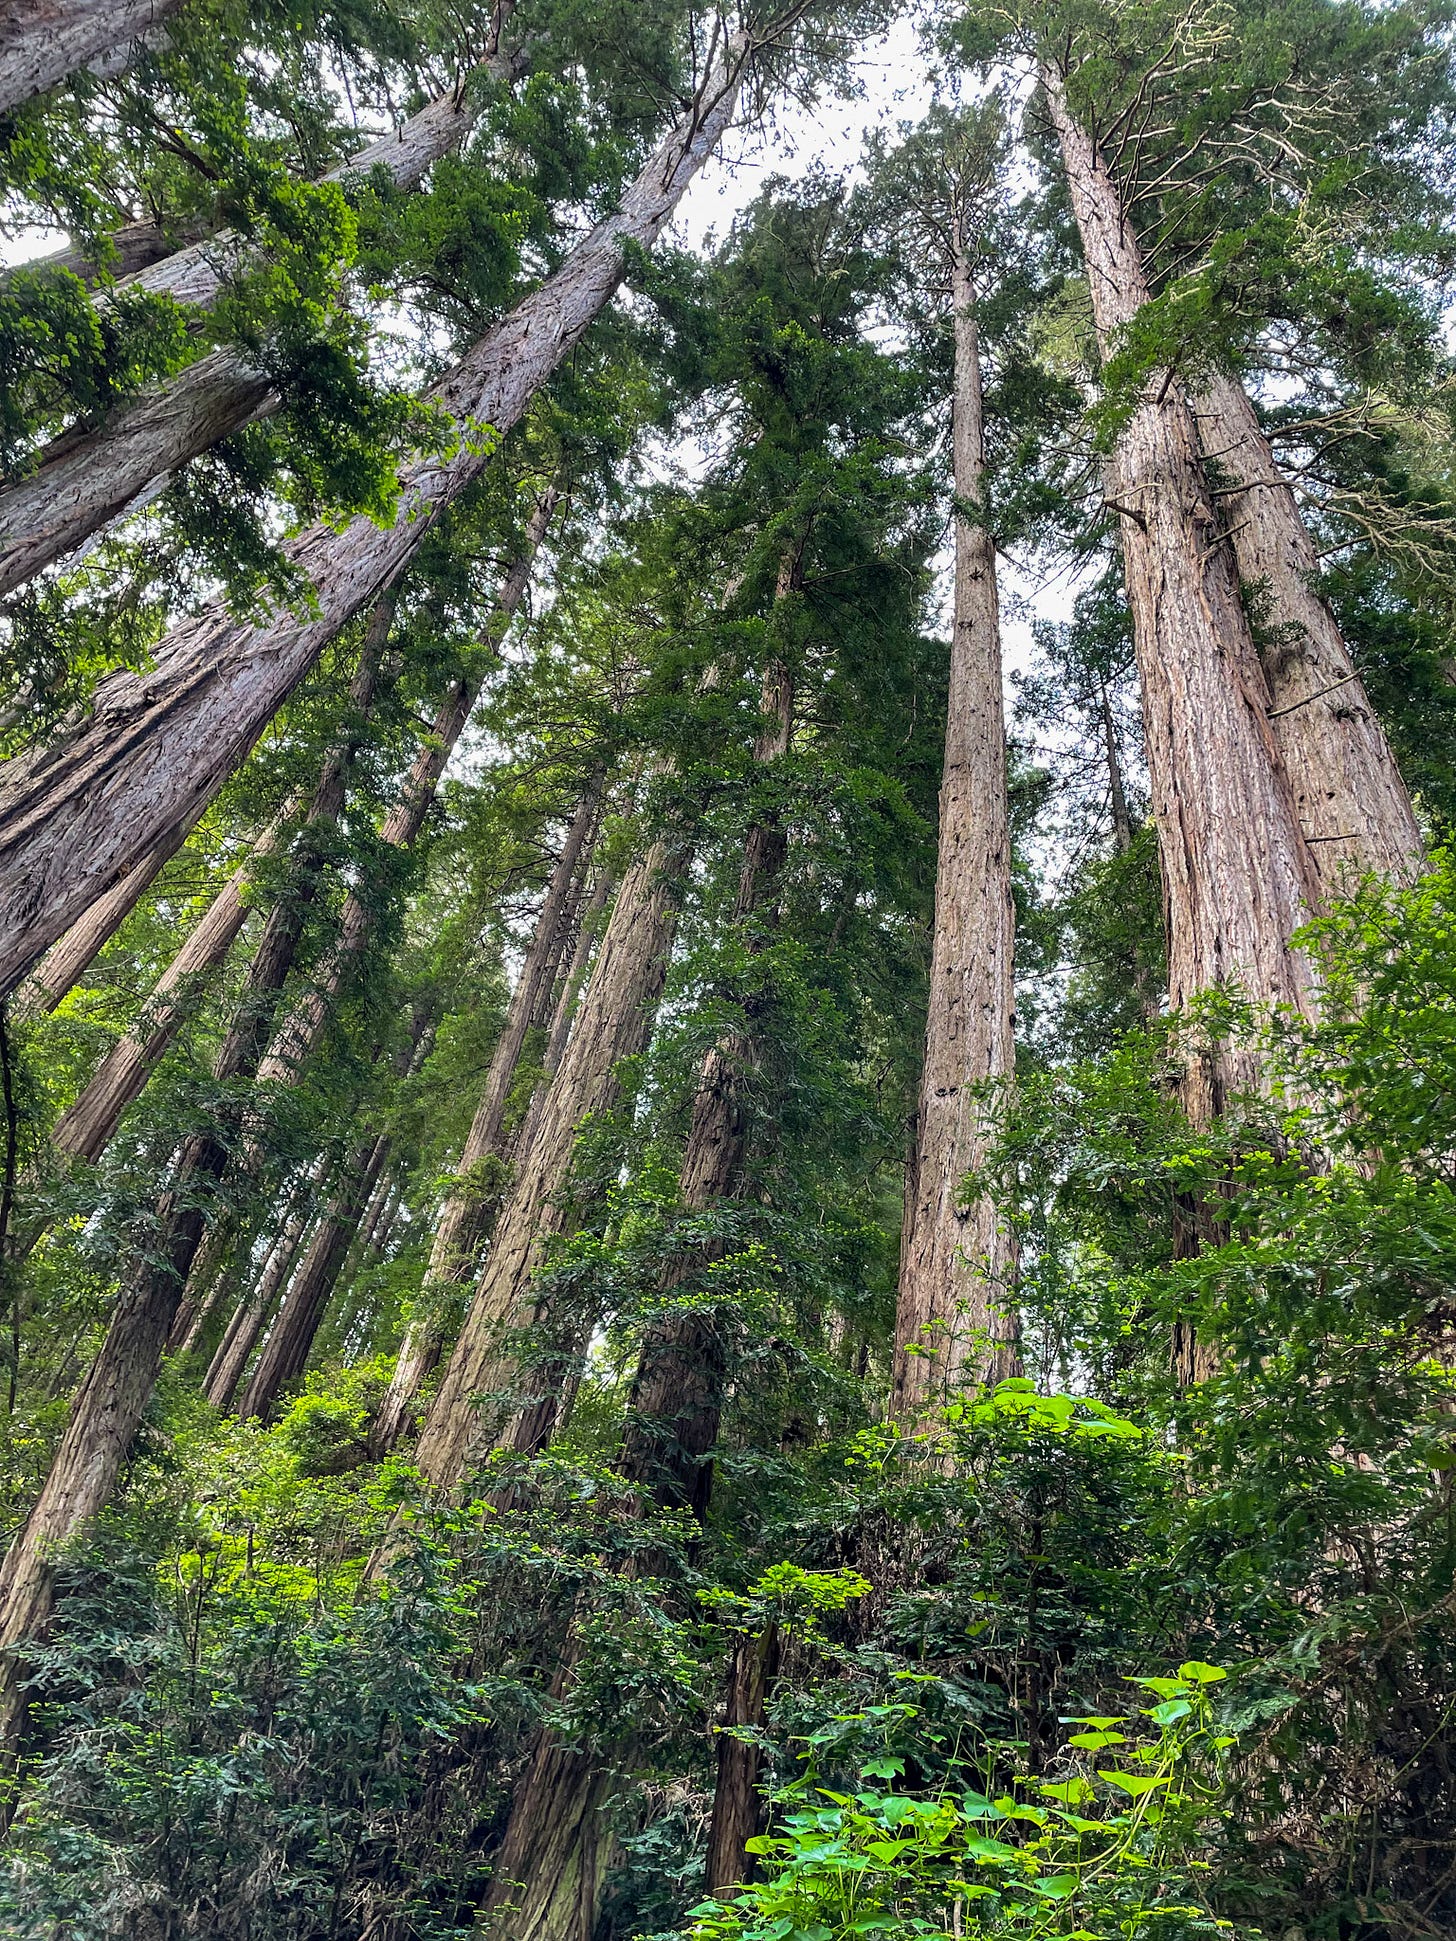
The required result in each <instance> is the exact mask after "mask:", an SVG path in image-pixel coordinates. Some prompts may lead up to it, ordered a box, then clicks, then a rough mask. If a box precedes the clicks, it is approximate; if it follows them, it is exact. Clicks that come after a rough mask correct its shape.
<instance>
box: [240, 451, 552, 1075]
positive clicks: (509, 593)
mask: <svg viewBox="0 0 1456 1941" xmlns="http://www.w3.org/2000/svg"><path fill="white" fill-rule="evenodd" d="M558 497H559V494H558V490H557V488H556V487H555V486H554V485H553V486H549V487H548V488H547V490H546V491H545V492H544V493H543V494H542V496H541V498H540V499H539V500H538V501H537V503H536V506H535V507H534V509H533V510H532V513H531V517H530V518H529V520H528V521H527V522H526V531H525V537H524V541H523V543H522V546H521V549H520V552H519V554H518V556H517V557H516V559H514V560H513V561H512V563H511V565H510V567H509V569H508V571H507V573H506V575H505V578H504V579H503V580H502V582H501V589H500V593H499V595H498V596H497V599H496V604H495V610H494V612H493V614H492V615H491V619H490V622H489V624H488V626H487V627H486V629H485V633H484V636H483V640H482V645H483V646H485V647H487V648H490V649H496V648H499V646H500V644H501V642H502V640H503V639H504V638H505V634H506V631H507V629H508V628H509V626H510V624H511V621H512V620H513V619H514V618H515V615H516V613H517V611H518V609H519V607H520V604H521V602H522V600H523V599H524V598H525V597H526V589H527V587H528V586H529V585H530V583H531V570H532V567H533V566H534V564H535V560H536V553H537V551H538V549H539V547H540V545H541V542H542V540H543V539H544V538H545V537H546V531H547V528H548V527H549V525H550V523H551V518H552V514H553V513H554V512H555V510H556V505H557V502H558ZM477 665H478V667H479V669H480V671H479V672H478V673H476V674H474V675H471V676H469V677H462V678H461V679H460V680H457V681H455V682H454V683H453V684H452V686H451V688H450V692H449V693H448V694H447V695H446V697H445V699H444V701H443V702H442V703H441V705H440V708H439V711H438V712H437V714H436V716H435V722H434V727H433V729H432V731H431V734H430V739H429V740H428V742H426V743H425V744H424V746H423V747H422V748H421V749H420V751H419V753H418V754H417V755H416V757H415V759H414V762H413V763H412V765H411V767H410V771H409V773H408V775H406V777H405V779H404V783H403V785H402V787H401V789H400V792H399V796H398V798H397V799H396V801H395V803H394V804H393V806H392V807H391V809H390V811H389V814H388V815H387V816H386V817H385V819H384V827H383V828H382V829H381V830H380V832H379V835H380V840H381V842H384V843H386V844H388V846H389V847H390V848H391V849H409V848H411V847H412V846H413V844H414V842H415V840H416V838H417V837H418V836H419V833H420V831H421V829H423V828H424V826H425V818H426V816H427V815H428V814H429V812H430V809H431V806H432V805H433V803H434V800H435V795H436V792H437V790H438V789H439V786H440V778H441V777H442V776H443V775H444V773H445V769H446V766H447V764H448V763H449V760H450V757H451V755H452V754H453V753H454V751H455V744H456V743H457V742H458V741H459V739H460V737H461V735H462V734H463V733H464V732H465V727H466V724H467V722H468V721H469V720H470V716H471V713H472V712H473V710H474V707H475V703H476V701H477V699H478V698H479V695H480V690H481V687H482V685H483V684H484V681H485V671H486V662H485V657H484V656H482V657H481V658H480V660H479V661H478V662H477ZM373 927H374V919H373V912H372V910H371V907H370V904H369V902H368V901H367V899H366V898H364V897H362V896H360V894H359V893H358V891H357V890H350V892H349V894H348V895H347V896H346V897H345V898H344V907H343V909H342V911H341V912H340V914H339V936H338V941H337V942H336V943H335V945H334V947H333V949H332V950H331V951H330V952H329V954H328V957H327V958H326V959H325V961H324V963H323V965H322V966H321V967H320V968H319V969H318V970H317V971H316V972H315V974H314V977H313V979H312V982H311V984H310V986H309V988H308V989H307V990H306V991H305V992H304V993H303V994H302V996H301V997H300V998H299V1000H298V1002H297V1003H296V1004H295V1005H293V1007H292V1008H291V1010H290V1011H289V1012H288V1014H287V1015H286V1017H285V1018H284V1019H283V1021H282V1023H281V1024H280V1025H279V1027H278V1029H277V1030H276V1031H275V1032H274V1034H273V1040H272V1043H271V1044H270V1045H269V1046H268V1049H267V1051H266V1053H265V1054H264V1056H263V1058H262V1060H261V1062H260V1063H259V1066H258V1084H259V1086H260V1087H262V1086H268V1085H289V1084H292V1083H293V1082H294V1080H295V1079H296V1078H297V1077H298V1074H299V1072H300V1071H301V1070H302V1069H303V1067H304V1065H305V1064H306V1063H307V1061H308V1059H309V1057H310V1055H311V1054H312V1052H313V1051H314V1049H315V1047H316V1046H317V1044H318V1042H319V1040H320V1039H321V1038H322V1036H323V1034H324V1028H325V1026H326V1025H327V1023H328V1020H329V1013H330V1009H331V1006H332V1002H333V999H334V998H335V997H336V996H337V994H338V991H339V988H340V986H341V985H342V984H343V982H344V979H345V977H346V976H347V974H348V972H349V970H350V968H351V966H353V965H354V964H355V963H357V961H358V959H359V957H360V954H361V953H362V952H363V950H364V948H365V946H366V945H367V944H368V942H369V938H370V935H371V933H372V931H373Z"/></svg>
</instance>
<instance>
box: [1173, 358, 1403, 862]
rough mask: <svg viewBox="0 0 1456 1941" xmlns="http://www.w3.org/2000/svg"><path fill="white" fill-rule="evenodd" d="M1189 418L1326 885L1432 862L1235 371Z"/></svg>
mask: <svg viewBox="0 0 1456 1941" xmlns="http://www.w3.org/2000/svg"><path fill="white" fill-rule="evenodd" d="M1194 415H1195V417H1196V419H1197V424H1198V435H1199V439H1200V442H1201V446H1202V450H1203V453H1204V456H1205V458H1206V459H1207V460H1209V461H1210V462H1211V463H1213V464H1215V465H1216V466H1217V470H1218V473H1219V474H1220V476H1222V477H1223V478H1225V479H1227V480H1228V481H1229V482H1230V483H1229V484H1228V486H1226V487H1224V488H1222V489H1221V490H1220V493H1219V505H1220V509H1221V511H1222V514H1223V521H1224V527H1225V530H1226V531H1227V533H1228V536H1229V541H1230V544H1231V545H1232V547H1233V551H1234V558H1235V560H1236V561H1237V562H1238V569H1239V577H1240V578H1241V579H1242V581H1243V583H1244V586H1245V588H1246V589H1247V590H1248V591H1249V592H1250V593H1251V594H1252V595H1253V596H1254V598H1255V600H1256V601H1257V602H1258V604H1259V605H1261V606H1263V608H1264V609H1265V610H1264V612H1262V613H1256V620H1257V621H1258V623H1259V624H1258V631H1259V633H1260V634H1261V635H1262V636H1263V637H1264V638H1263V640H1262V643H1261V650H1260V659H1261V661H1262V663H1263V667H1264V673H1265V677H1266V679H1267V681H1268V684H1269V698H1270V700H1271V702H1272V704H1273V705H1272V710H1271V713H1270V720H1271V721H1272V722H1273V723H1274V733H1275V737H1276V739H1277V741H1278V743H1279V750H1280V753H1281V755H1282V756H1283V758H1284V766H1285V768H1286V769H1287V771H1288V774H1289V779H1290V784H1291V786H1292V787H1293V790H1294V797H1295V805H1296V807H1297V809H1298V813H1299V818H1300V823H1301V825H1302V827H1303V829H1304V834H1305V840H1306V841H1307V842H1308V843H1309V844H1310V845H1311V846H1312V848H1313V851H1314V860H1315V866H1316V868H1317V869H1318V871H1319V874H1320V880H1321V882H1322V883H1323V885H1324V886H1325V888H1326V889H1327V890H1329V891H1334V890H1337V889H1338V888H1339V887H1340V885H1341V884H1342V883H1343V884H1345V886H1346V887H1350V886H1351V883H1352V881H1353V880H1355V879H1358V878H1359V877H1360V876H1361V875H1364V874H1367V873H1374V874H1375V875H1378V876H1382V877H1389V878H1391V879H1392V880H1393V881H1395V882H1398V883H1404V882H1410V881H1411V880H1412V879H1413V878H1414V877H1416V876H1418V875H1419V874H1420V872H1421V870H1422V869H1423V868H1424V866H1425V848H1424V844H1423V843H1422V841H1421V832H1420V827H1419V825H1418V824H1417V822H1416V818H1415V813H1414V811H1413V810H1412V808H1411V803H1410V796H1409V794H1408V793H1407V791H1406V786H1405V783H1404V782H1403V781H1402V780H1401V775H1400V770H1399V769H1398V768H1397V766H1396V762H1395V757H1394V755H1393V754H1392V753H1391V748H1390V743H1389V742H1388V741H1387V740H1386V737H1385V730H1384V729H1383V728H1382V727H1381V725H1380V719H1379V717H1378V715H1377V714H1376V713H1375V710H1374V709H1373V708H1372V707H1371V705H1370V701H1369V698H1368V696H1367V695H1366V693H1365V689H1364V686H1363V684H1362V682H1361V680H1360V677H1359V675H1358V674H1357V673H1356V671H1355V663H1354V661H1353V660H1352V659H1351V657H1350V650H1349V648H1348V647H1347V646H1346V644H1345V640H1344V637H1343V635H1342V634H1341V632H1340V627H1339V622H1338V621H1337V620H1336V619H1335V616H1334V614H1333V612H1332V611H1331V610H1330V606H1329V603H1328V601H1326V600H1325V599H1324V598H1323V597H1322V596H1321V594H1320V592H1319V588H1318V584H1317V579H1318V573H1319V561H1318V559H1317V557H1316V555H1315V549H1314V543H1313V541H1312V540H1311V538H1310V536H1309V531H1308V528H1307V527H1306V526H1305V523H1304V520H1303V519H1302V518H1301V517H1300V513H1299V507H1298V505H1297V504H1296V502H1295V497H1294V493H1293V490H1292V489H1291V487H1290V486H1289V484H1288V481H1287V480H1286V479H1285V478H1284V477H1283V476H1282V475H1281V473H1280V471H1279V468H1278V466H1277V465H1276V464H1275V462H1274V454H1273V452H1272V451H1271V449H1270V446H1269V441H1268V439H1267V438H1266V437H1265V436H1264V432H1263V428H1262V427H1261V425H1260V423H1259V419H1258V416H1257V414H1256V412H1255V410H1254V407H1253V405H1252V404H1251V403H1250V402H1249V399H1248V396H1247V394H1246V392H1245V391H1244V387H1243V386H1242V385H1241V384H1240V383H1239V381H1238V380H1237V378H1234V377H1231V376H1229V375H1228V374H1226V373H1224V372H1219V373H1218V374H1216V375H1215V376H1214V377H1213V378H1212V379H1211V380H1210V382H1209V383H1208V385H1207V387H1206V388H1205V390H1204V392H1203V394H1202V396H1201V397H1199V398H1198V399H1197V400H1196V402H1195V406H1194Z"/></svg>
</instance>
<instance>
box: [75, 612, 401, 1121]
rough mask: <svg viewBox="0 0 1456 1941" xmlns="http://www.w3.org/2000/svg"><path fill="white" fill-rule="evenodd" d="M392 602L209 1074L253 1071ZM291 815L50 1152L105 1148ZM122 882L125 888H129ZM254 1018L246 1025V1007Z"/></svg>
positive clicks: (364, 661) (232, 888)
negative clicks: (263, 1003)
mask: <svg viewBox="0 0 1456 1941" xmlns="http://www.w3.org/2000/svg"><path fill="white" fill-rule="evenodd" d="M395 604H396V598H395V595H394V593H393V592H388V593H386V594H384V596H383V597H382V598H381V599H380V600H379V601H378V602H377V604H376V606H375V610H374V614H373V616H372V618H371V620H370V623H369V626H368V628H367V629H366V630H365V635H364V639H363V641H362V643H361V645H360V650H359V667H358V671H357V673H356V674H355V676H354V679H353V681H352V682H351V684H350V687H349V708H350V713H351V720H350V721H349V723H348V724H347V727H346V729H345V732H344V734H343V735H342V736H341V737H340V739H339V741H338V742H337V743H336V744H335V746H334V747H333V748H332V749H331V750H330V752H329V754H328V755H327V756H326V758H325V760H324V764H323V768H322V772H321V773H320V775H319V779H318V782H317V783H316V785H315V788H314V793H313V800H312V802H311V804H310V806H309V812H308V819H307V822H306V824H305V827H304V830H303V834H302V836H301V838H300V842H299V856H300V865H301V866H300V870H299V874H298V880H297V881H296V882H295V884H294V885H293V886H292V887H291V888H290V890H289V892H288V894H287V895H286V896H283V897H280V898H279V899H277V901H275V903H274V905H273V908H272V910H271V911H270V913H269V916H268V919H267V922H266V923H265V924H264V927H263V935H262V938H261V939H260V941H259V944H258V949H257V951H256V953H255V954H254V958H253V962H252V965H251V967H250V969H249V972H248V977H247V981H246V985H245V990H244V997H243V1001H242V1005H241V1006H240V1010H239V1018H238V1019H237V1020H235V1022H234V1027H233V1039H231V1040H230V1041H229V1048H228V1049H226V1050H224V1052H223V1054H222V1057H221V1059H220V1062H219V1064H218V1066H217V1068H216V1070H215V1073H214V1076H215V1077H217V1078H219V1079H230V1078H235V1077H237V1076H238V1075H239V1074H240V1073H241V1072H242V1071H243V1070H244V1067H245V1066H246V1067H247V1068H248V1069H251V1066H252V1063H253V1062H255V1060H256V1053H255V1052H251V1051H250V1045H249V1041H248V1039H247V1037H246V1036H244V1037H242V1038H239V1037H238V1033H239V1030H240V1028H242V1029H243V1030H244V1031H245V1033H247V1032H253V1033H255V1032H256V1031H257V1029H258V1023H257V1006H258V1004H259V1002H260V1000H261V999H263V998H264V996H265V994H266V1000H267V1003H268V1005H269V1007H270V1008H271V1004H272V1002H273V1001H274V1000H275V998H276V993H277V991H278V990H279V988H280V986H281V985H282V983H283V980H284V979H285V977H286V976H287V975H288V972H289V969H290V968H291V966H292V963H293V957H294V952H295V950H296V949H297V945H298V939H299V936H300V934H301V933H302V929H303V921H304V916H305V913H306V910H307V906H308V904H309V902H310V901H311V899H312V896H313V893H314V890H315V888H316V886H317V878H318V874H319V869H320V867H321V865H322V856H321V854H320V852H319V847H318V845H319V839H320V836H321V835H322V833H323V832H324V831H325V830H326V829H329V828H332V827H333V825H334V824H335V823H336V822H337V821H338V819H339V814H340V812H341V810H342V809H343V806H344V775H345V772H346V769H347V767H348V764H349V762H350V761H351V760H352V759H353V756H354V753H355V751H356V747H357V734H358V725H359V723H360V722H361V721H362V720H363V719H364V718H365V717H367V715H368V713H369V710H370V708H371V707H372V706H373V703H374V690H375V686H376V683H377V681H378V678H379V671H380V664H381V660H382V657H383V653H384V646H385V642H386V640H387V639H388V635H389V629H390V626H391V624H392V622H393V619H394V609H395ZM287 819H288V811H286V810H285V812H284V814H283V815H282V816H281V817H279V818H278V819H277V820H276V821H275V822H274V823H273V824H272V825H271V827H270V828H269V829H268V830H267V832H266V833H265V834H264V835H263V836H262V837H261V838H260V840H259V841H258V842H257V843H256V844H255V845H254V847H253V849H252V852H251V853H250V855H249V856H248V859H247V861H246V862H244V863H243V864H241V865H240V867H239V868H238V869H237V870H235V871H234V873H233V875H232V876H231V877H230V878H229V880H228V882H227V884H226V885H225V887H224V888H223V889H222V890H221V891H220V892H219V893H218V895H217V896H216V898H214V900H213V903H212V906H211V908H210V909H209V910H208V912H207V914H206V915H205V916H204V917H203V918H202V920H201V922H200V923H199V924H198V925H197V927H196V928H195V929H194V930H193V932H192V934H191V935H190V936H189V937H188V938H187V940H186V942H185V943H184V944H183V945H182V948H181V949H180V950H179V951H178V953H177V955H176V956H175V957H174V958H173V960H172V962H171V963H170V964H169V965H168V966H167V969H166V970H165V971H164V972H163V973H162V975H161V977H160V978H159V979H158V981H157V985H156V988H155V990H154V991H153V992H152V995H151V997H150V998H149V999H148V1001H147V1003H146V1006H145V1007H144V1009H143V1012H142V1015H141V1017H140V1019H139V1020H138V1021H137V1023H136V1024H134V1025H133V1026H132V1027H131V1028H130V1029H129V1030H128V1031H127V1032H126V1034H125V1035H124V1036H123V1037H122V1038H120V1039H118V1040H117V1042H116V1044H115V1045H114V1046H113V1047H112V1049H111V1050H110V1051H109V1052H108V1053H107V1055H106V1057H105V1058H104V1059H103V1060H102V1061H101V1063H100V1065H99V1066H98V1067H97V1069H96V1071H95V1072H94V1073H93V1074H92V1077H91V1080H90V1082H89V1084H88V1085H87V1086H86V1089H85V1090H84V1091H83V1092H82V1093H81V1095H80V1096H79V1097H78V1098H77V1099H76V1100H75V1102H74V1103H73V1104H72V1105H71V1106H69V1107H68V1108H67V1110H66V1111H65V1112H64V1113H62V1115H61V1117H60V1118H59V1119H58V1120H57V1122H56V1126H55V1130H54V1131H53V1132H52V1134H51V1143H52V1144H53V1145H54V1146H55V1147H56V1149H57V1151H59V1152H63V1153H67V1154H70V1155H71V1156H72V1157H74V1158H80V1159H96V1158H98V1157H99V1156H100V1154H101V1152H102V1150H103V1148H104V1147H105V1146H106V1145H107V1144H108V1143H109V1142H110V1140H111V1139H112V1137H113V1136H114V1134H115V1132H116V1128H117V1126H118V1125H119V1124H120V1122H121V1116H122V1114H123V1113H124V1112H125V1111H126V1109H127V1108H128V1106H130V1105H133V1104H134V1103H135V1102H136V1100H137V1099H138V1098H140V1096H141V1094H142V1091H143V1089H144V1088H145V1086H146V1083H147V1080H148V1079H149V1078H150V1077H151V1075H152V1073H153V1072H154V1071H155V1070H156V1067H157V1065H158V1063H159V1061H160V1060H161V1057H162V1054H163V1053H164V1052H165V1051H166V1050H167V1048H168V1046H169V1045H170V1044H171V1043H172V1041H173V1039H174V1038H175V1037H176V1035H177V1033H178V1031H179V1030H180V1029H181V1026H182V1024H183V1022H184V1021H185V1019H186V1018H187V1017H189V1016H190V1015H191V1013H192V1011H193V1010H194V1009H195V1007H196V1003H197V999H198V997H199V995H200V992H201V990H202V988H203V987H204V986H205V985H206V984H207V982H208V981H209V979H210V978H211V976H212V975H213V973H214V972H216V971H217V970H218V969H219V967H220V966H221V965H222V963H223V961H224V959H225V958H226V957H227V955H228V952H229V951H230V950H231V949H232V946H233V944H234V942H235V941H236V940H237V936H238V933H239V931H241V929H242V927H243V925H244V923H245V922H246V921H247V917H248V911H249V910H250V908H251V907H252V905H251V902H250V899H249V895H248V891H249V888H250V885H251V882H252V878H253V874H254V871H255V870H256V868H257V865H258V864H259V863H260V862H263V861H265V860H267V859H268V858H269V857H270V856H272V855H273V854H274V852H275V851H276V850H277V848H278V838H279V831H280V828H281V826H282V824H283V823H284V822H286V821H287ZM130 880H131V878H128V879H127V881H130ZM250 1006H251V1007H252V1008H253V1012H254V1016H253V1018H252V1019H248V1017H247V1013H248V1010H249V1007H250Z"/></svg>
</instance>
